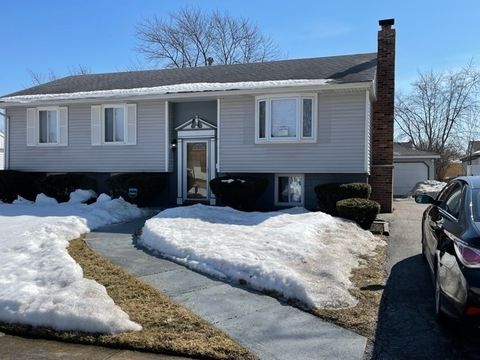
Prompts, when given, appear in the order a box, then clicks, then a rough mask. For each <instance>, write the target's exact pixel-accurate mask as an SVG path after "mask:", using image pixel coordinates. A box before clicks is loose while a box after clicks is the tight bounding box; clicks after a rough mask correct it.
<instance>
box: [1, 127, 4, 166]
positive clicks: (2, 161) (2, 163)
mask: <svg viewBox="0 0 480 360" xmlns="http://www.w3.org/2000/svg"><path fill="white" fill-rule="evenodd" d="M4 167H5V134H4V133H3V132H1V131H0V170H2V169H4Z"/></svg>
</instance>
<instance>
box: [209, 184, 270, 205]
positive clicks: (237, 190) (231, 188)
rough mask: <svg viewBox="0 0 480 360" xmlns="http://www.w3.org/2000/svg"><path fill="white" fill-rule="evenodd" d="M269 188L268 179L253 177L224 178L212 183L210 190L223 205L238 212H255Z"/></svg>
mask: <svg viewBox="0 0 480 360" xmlns="http://www.w3.org/2000/svg"><path fill="white" fill-rule="evenodd" d="M267 186H268V179H266V178H263V177H253V176H222V177H217V178H215V179H213V180H211V181H210V188H211V189H212V192H213V193H214V194H215V196H216V198H217V201H218V203H219V204H221V205H226V206H230V207H232V208H234V209H237V210H244V211H245V210H246V211H250V210H254V209H255V204H256V202H257V200H258V199H259V198H260V196H261V195H262V194H263V193H264V192H265V190H266V189H267Z"/></svg>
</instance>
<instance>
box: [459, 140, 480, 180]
mask: <svg viewBox="0 0 480 360" xmlns="http://www.w3.org/2000/svg"><path fill="white" fill-rule="evenodd" d="M460 160H461V161H462V164H463V168H464V171H465V174H467V175H480V141H478V140H474V141H470V142H469V143H468V149H467V154H466V155H465V156H464V157H462V158H461V159H460Z"/></svg>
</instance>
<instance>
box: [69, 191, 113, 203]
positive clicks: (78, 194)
mask: <svg viewBox="0 0 480 360" xmlns="http://www.w3.org/2000/svg"><path fill="white" fill-rule="evenodd" d="M104 195H105V194H104ZM105 196H108V195H105ZM96 197H97V193H96V192H95V191H93V190H83V189H77V190H75V191H73V192H71V193H70V200H68V202H69V203H71V204H82V203H85V202H87V201H88V200H90V199H95V198H96Z"/></svg>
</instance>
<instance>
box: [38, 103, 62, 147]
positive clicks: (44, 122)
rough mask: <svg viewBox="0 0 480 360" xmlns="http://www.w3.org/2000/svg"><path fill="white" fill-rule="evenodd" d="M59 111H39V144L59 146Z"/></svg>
mask: <svg viewBox="0 0 480 360" xmlns="http://www.w3.org/2000/svg"><path fill="white" fill-rule="evenodd" d="M58 132H59V124H58V110H57V109H39V110H38V143H39V144H57V143H58Z"/></svg>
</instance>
